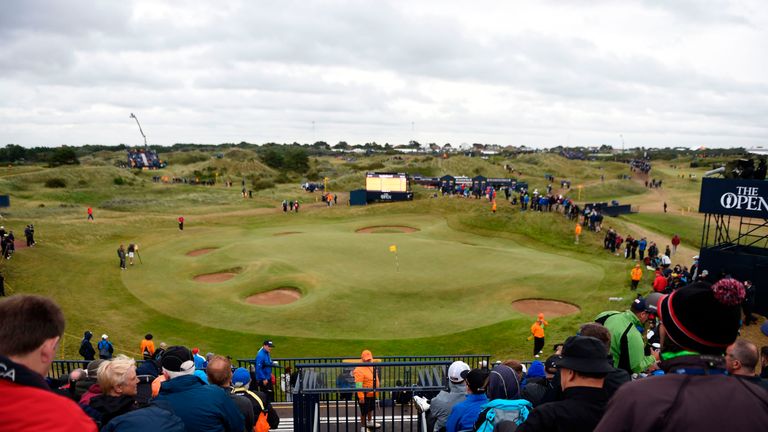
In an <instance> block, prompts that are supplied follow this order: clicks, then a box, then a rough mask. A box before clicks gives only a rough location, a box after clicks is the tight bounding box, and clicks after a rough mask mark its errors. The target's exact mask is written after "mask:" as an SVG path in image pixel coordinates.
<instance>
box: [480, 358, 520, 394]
mask: <svg viewBox="0 0 768 432" xmlns="http://www.w3.org/2000/svg"><path fill="white" fill-rule="evenodd" d="M517 368H519V372H518V371H516V370H515V369H517ZM522 372H523V364H522V363H520V362H518V361H516V360H510V361H507V362H505V363H504V364H500V365H496V366H494V368H493V370H491V372H490V375H489V377H488V387H487V391H486V397H487V398H488V400H495V399H520V381H521V378H522Z"/></svg>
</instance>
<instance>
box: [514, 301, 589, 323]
mask: <svg viewBox="0 0 768 432" xmlns="http://www.w3.org/2000/svg"><path fill="white" fill-rule="evenodd" d="M512 307H513V308H514V309H515V310H516V311H518V312H522V313H524V314H526V315H530V316H534V317H535V316H537V315H538V314H539V313H543V314H544V319H547V318H554V317H559V316H563V315H570V314H575V313H577V312H579V311H581V309H579V307H578V306H576V305H573V304H570V303H565V302H561V301H557V300H544V299H521V300H515V301H513V302H512Z"/></svg>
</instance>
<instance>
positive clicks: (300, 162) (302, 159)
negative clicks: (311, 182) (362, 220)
mask: <svg viewBox="0 0 768 432" xmlns="http://www.w3.org/2000/svg"><path fill="white" fill-rule="evenodd" d="M283 168H285V169H287V170H291V171H295V172H297V173H305V172H307V171H308V170H309V157H308V156H307V151H306V150H304V149H303V148H300V147H292V148H288V149H287V150H286V151H285V154H284V155H283Z"/></svg>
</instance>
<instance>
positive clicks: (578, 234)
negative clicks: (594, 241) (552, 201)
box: [574, 222, 581, 244]
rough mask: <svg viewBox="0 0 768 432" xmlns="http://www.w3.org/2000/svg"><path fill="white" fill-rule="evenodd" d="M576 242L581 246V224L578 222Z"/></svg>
mask: <svg viewBox="0 0 768 432" xmlns="http://www.w3.org/2000/svg"><path fill="white" fill-rule="evenodd" d="M575 232H576V241H575V242H574V243H576V244H579V236H580V235H581V224H580V223H578V222H576V230H575Z"/></svg>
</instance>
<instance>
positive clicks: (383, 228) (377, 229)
mask: <svg viewBox="0 0 768 432" xmlns="http://www.w3.org/2000/svg"><path fill="white" fill-rule="evenodd" d="M392 231H397V232H402V233H412V232H416V231H418V229H417V228H413V227H409V226H401V225H380V226H370V227H365V228H360V229H358V230H356V231H355V232H356V233H360V234H376V233H381V232H392Z"/></svg>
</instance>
